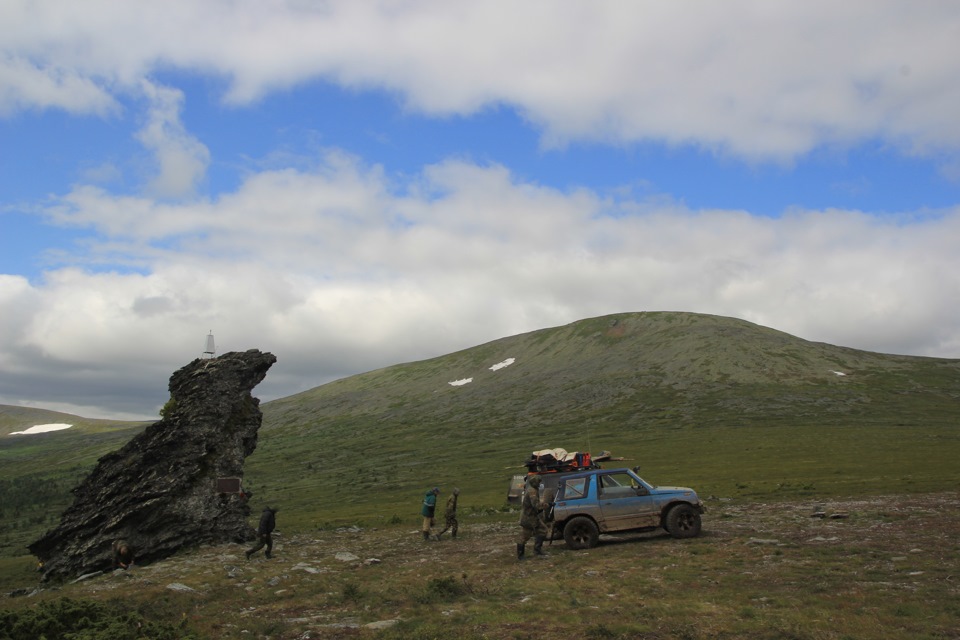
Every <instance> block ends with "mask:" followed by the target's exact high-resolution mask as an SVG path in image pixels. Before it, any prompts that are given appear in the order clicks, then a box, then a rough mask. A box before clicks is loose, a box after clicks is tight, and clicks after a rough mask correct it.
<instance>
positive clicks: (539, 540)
mask: <svg viewBox="0 0 960 640" xmlns="http://www.w3.org/2000/svg"><path fill="white" fill-rule="evenodd" d="M543 540H544V538H543V536H537V537H536V538H534V539H533V552H534V553H536V554H537V555H538V556H545V555H547V554H545V553H544V552H543Z"/></svg>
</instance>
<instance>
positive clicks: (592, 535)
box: [563, 516, 600, 549]
mask: <svg viewBox="0 0 960 640" xmlns="http://www.w3.org/2000/svg"><path fill="white" fill-rule="evenodd" d="M599 538H600V531H599V530H598V529H597V525H596V524H595V523H594V522H593V520H591V519H590V518H587V517H585V516H577V517H576V518H572V519H571V520H570V522H568V523H567V524H566V526H564V527H563V539H564V541H566V543H567V546H568V547H570V548H571V549H590V548H592V547H595V546H597V540H598V539H599Z"/></svg>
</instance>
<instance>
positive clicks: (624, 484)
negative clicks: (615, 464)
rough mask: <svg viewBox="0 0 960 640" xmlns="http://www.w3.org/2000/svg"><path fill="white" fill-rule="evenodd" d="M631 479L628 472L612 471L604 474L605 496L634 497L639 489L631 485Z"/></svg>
mask: <svg viewBox="0 0 960 640" xmlns="http://www.w3.org/2000/svg"><path fill="white" fill-rule="evenodd" d="M631 480H632V478H631V477H630V475H629V474H627V473H610V474H607V475H604V476H603V497H604V498H608V499H609V498H633V497H636V495H637V491H636V489H634V488H633V487H631V486H630V485H631Z"/></svg>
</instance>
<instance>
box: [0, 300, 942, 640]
mask: <svg viewBox="0 0 960 640" xmlns="http://www.w3.org/2000/svg"><path fill="white" fill-rule="evenodd" d="M507 358H516V362H515V363H514V364H513V365H511V366H510V367H506V368H503V369H500V370H499V371H496V372H491V371H490V370H489V366H490V365H492V364H494V363H497V362H502V361H503V360H505V359H507ZM831 370H839V371H844V372H846V373H847V374H848V375H847V376H844V377H840V376H836V375H835V374H833V373H830V372H831ZM465 377H473V378H474V382H473V383H471V384H469V385H465V386H463V387H451V386H450V385H449V384H447V383H448V382H449V381H451V380H457V379H461V378H465ZM958 397H960V362H958V361H956V360H943V359H935V358H910V357H903V356H887V355H882V354H871V353H866V352H859V351H855V350H851V349H845V348H841V347H832V346H830V345H823V344H818V343H808V342H805V341H802V340H798V339H796V338H793V337H791V336H788V335H786V334H783V333H780V332H777V331H773V330H771V329H766V328H763V327H757V326H756V325H750V324H749V323H744V322H741V321H736V320H732V319H729V318H718V317H714V316H697V315H694V314H646V313H644V314H618V315H617V316H610V317H605V318H594V319H589V320H585V321H582V322H580V323H574V324H572V325H569V326H566V327H558V328H555V329H548V330H544V331H539V332H532V333H529V334H523V335H520V336H514V337H511V338H505V339H503V340H498V341H494V342H491V343H488V344H486V345H480V346H478V347H476V348H474V349H467V350H464V351H461V352H457V353H453V354H449V355H447V356H443V357H440V358H434V359H431V360H426V361H422V362H415V363H407V364H402V365H397V366H394V367H388V368H385V369H381V370H379V371H373V372H370V373H366V374H363V375H359V376H353V377H350V378H346V379H344V380H340V381H336V382H334V383H331V384H328V385H324V386H323V387H319V388H316V389H312V390H310V391H307V392H304V393H301V394H298V395H296V396H291V397H289V398H283V399H279V400H276V401H273V402H269V403H264V404H263V405H262V408H263V411H264V423H263V427H262V428H261V430H260V434H259V442H258V446H257V449H256V451H255V452H254V454H253V455H251V456H250V457H249V458H248V459H247V461H246V465H245V478H244V485H245V487H246V488H248V489H252V490H253V491H254V497H253V503H254V505H253V506H254V512H257V511H258V510H259V507H260V506H262V505H263V504H270V505H271V506H279V507H280V512H279V514H278V522H279V526H280V529H281V531H282V532H283V535H284V536H285V537H284V538H282V539H281V545H282V546H285V547H286V551H285V552H284V555H285V556H286V557H287V558H289V559H290V562H289V563H285V562H286V561H281V562H278V563H276V567H277V570H276V571H273V569H271V565H267V564H261V563H251V564H250V565H247V564H245V563H242V562H238V561H237V560H236V559H233V560H230V559H227V556H229V555H230V554H231V553H233V554H234V555H236V554H237V553H239V552H238V551H237V550H236V549H233V550H230V549H227V550H215V549H201V550H185V553H184V555H183V557H179V556H178V557H177V558H174V559H170V560H169V561H165V562H163V563H157V564H156V565H155V566H156V567H157V568H156V569H154V568H153V566H151V567H144V568H141V569H138V570H137V571H136V572H134V573H132V574H123V575H121V576H116V577H113V576H111V577H105V578H99V579H96V580H94V581H92V582H91V583H90V585H88V586H85V585H82V584H81V585H76V586H73V587H70V588H69V589H66V590H65V591H66V592H68V593H69V594H72V595H76V596H77V597H82V598H91V599H94V600H103V599H108V598H110V597H113V596H114V595H117V594H119V595H122V597H125V598H132V599H133V600H135V601H137V602H143V603H147V602H153V603H154V604H153V605H150V606H149V607H147V606H146V605H145V604H144V606H143V607H142V608H143V611H145V612H146V614H147V616H148V617H149V616H151V615H152V616H154V617H155V619H156V622H157V623H158V624H166V625H170V628H175V629H177V630H178V631H177V632H178V633H183V634H186V633H192V632H196V633H197V634H199V636H200V637H224V638H227V637H238V638H239V637H244V638H247V637H272V638H282V637H300V636H299V635H297V634H298V633H302V630H303V628H311V629H315V630H318V631H317V633H320V634H321V635H322V636H323V637H372V636H374V635H375V636H377V637H382V638H439V637H442V638H484V637H490V638H527V637H530V638H532V637H540V636H541V635H542V634H543V633H544V632H546V633H547V634H548V635H553V636H554V637H558V638H563V637H571V635H570V629H576V635H575V636H573V637H577V638H583V637H584V636H586V637H595V638H651V639H654V638H655V639H658V640H659V639H662V638H714V637H718V638H720V637H723V638H741V637H743V638H747V637H749V638H771V639H774V638H782V639H787V638H810V639H811V640H813V639H817V640H823V639H841V638H857V639H860V638H866V639H868V640H869V639H872V638H877V639H879V638H886V637H904V638H934V637H954V636H957V635H960V631H958V630H957V626H956V623H955V620H956V619H957V615H958V607H957V605H955V604H953V602H954V601H955V600H956V598H955V596H956V594H955V591H954V590H952V577H951V575H950V574H949V567H951V566H957V564H958V563H957V560H958V547H957V544H956V542H955V540H956V539H957V537H956V533H957V526H958V525H957V518H956V517H955V516H954V515H953V513H955V511H956V509H954V510H953V511H945V510H943V509H941V508H939V507H938V506H937V503H936V499H934V498H931V496H940V495H944V494H943V492H953V493H952V494H949V493H948V494H946V495H948V496H950V495H952V496H954V502H955V496H956V492H957V490H958V489H960V466H958V465H957V464H956V463H955V461H956V460H957V459H960V428H958V425H960V406H958V404H957V398H958ZM68 418H70V417H64V416H63V415H62V414H54V413H52V412H39V411H38V410H28V409H23V408H16V407H0V434H2V435H0V512H2V513H0V587H2V588H3V589H5V590H10V589H14V588H18V587H23V586H24V585H27V586H32V584H33V583H34V582H35V581H36V572H35V570H34V569H35V567H34V561H33V559H32V558H29V557H26V556H24V555H23V553H24V552H25V546H26V544H28V543H29V542H31V541H33V540H35V539H36V538H37V537H39V535H40V534H42V532H43V531H44V530H45V529H46V528H48V527H50V526H52V525H54V524H55V523H56V522H57V519H58V517H59V514H60V512H61V511H62V510H63V509H64V508H65V507H66V506H67V505H68V504H69V501H70V494H69V489H70V488H71V487H72V486H75V484H76V483H77V482H78V481H79V479H80V478H82V477H83V475H84V474H86V473H88V472H89V470H90V469H92V468H93V466H94V465H95V464H96V460H97V458H98V457H99V456H101V455H103V454H104V453H107V452H108V451H112V450H116V449H118V448H120V446H122V445H123V444H124V443H125V442H126V441H128V440H129V439H130V438H131V437H133V435H135V434H136V433H138V432H139V431H140V430H141V429H142V428H143V425H142V424H132V423H126V424H124V423H109V422H106V421H84V420H83V419H76V417H75V416H74V417H72V418H73V419H74V420H71V419H68ZM71 421H74V422H76V424H77V427H75V428H74V429H71V430H68V431H65V432H57V433H51V434H45V435H40V436H30V437H29V438H20V437H18V436H12V437H8V436H6V435H5V434H7V433H10V432H11V431H14V430H18V429H23V428H26V427H29V426H31V425H32V424H41V423H45V422H71ZM553 447H562V448H565V449H567V450H569V451H590V452H593V453H597V452H599V451H600V450H610V451H612V452H613V453H614V455H618V456H623V457H625V458H627V460H625V461H623V462H622V463H614V464H622V465H623V466H629V467H634V466H639V467H640V474H641V475H642V476H643V477H644V478H645V479H647V480H648V481H650V482H653V483H655V484H661V485H683V486H690V487H693V488H695V489H696V490H697V491H698V492H699V493H700V495H701V496H702V497H704V498H706V499H707V501H708V504H709V505H710V509H711V510H710V512H709V513H708V516H707V521H706V522H705V528H704V530H705V535H704V537H702V538H698V539H696V540H692V541H684V542H677V541H673V540H670V539H666V538H652V539H647V540H641V541H634V542H630V543H613V544H608V545H605V546H603V547H601V548H598V549H595V550H591V551H589V552H586V553H582V554H581V553H561V552H557V553H554V554H553V555H552V556H551V558H550V560H549V561H548V562H546V563H545V564H533V563H530V564H525V565H523V566H522V567H518V566H516V564H515V562H513V563H512V562H511V561H510V560H511V558H510V547H511V545H512V537H513V535H514V531H513V526H514V525H513V523H514V521H515V519H516V514H515V513H514V512H510V511H509V507H508V505H506V503H505V494H506V490H507V486H508V482H509V479H510V476H511V475H513V474H514V473H519V472H522V471H523V467H522V463H523V461H524V460H525V459H526V457H527V456H529V454H530V452H531V451H534V450H537V449H542V448H553ZM607 466H612V465H609V464H608V465H607ZM434 485H439V486H440V487H441V488H442V489H443V492H444V493H443V494H442V495H441V502H443V501H444V499H445V497H446V495H448V492H449V491H450V490H451V489H452V488H453V487H454V486H457V487H459V488H460V489H461V491H462V494H461V523H462V527H463V531H464V532H465V536H466V538H467V541H465V543H464V544H463V545H461V546H462V548H463V553H459V552H455V551H454V550H456V549H457V547H453V546H452V545H444V546H439V545H438V546H436V547H431V549H432V550H430V551H428V550H426V549H424V548H423V547H422V545H418V544H416V534H415V532H416V529H417V527H418V525H419V515H418V514H419V505H420V500H421V497H422V495H423V493H424V492H425V491H426V490H427V489H428V488H430V487H432V486H434ZM880 496H893V498H892V499H891V502H890V507H889V508H886V507H885V505H886V500H887V499H886V498H882V499H881V498H878V497H880ZM838 501H849V502H848V503H847V504H849V505H850V509H851V511H852V512H851V513H850V514H849V518H848V519H847V520H843V521H841V522H832V521H819V520H817V521H812V520H811V519H810V518H809V511H810V509H812V508H813V507H814V506H815V505H830V504H833V503H837V502H838ZM863 502H868V503H869V504H870V506H869V507H863V506H862V504H861V503H863ZM770 505H778V507H777V508H773V507H771V506H770ZM920 505H924V506H920ZM954 506H955V505H954ZM251 524H255V523H253V522H251ZM346 525H356V526H359V527H360V528H361V529H362V533H359V534H358V533H349V531H350V530H345V529H342V527H344V526H346ZM811 527H818V528H819V529H822V530H823V531H822V532H820V533H823V532H826V533H830V534H832V533H843V532H844V531H851V532H854V533H853V535H841V536H840V537H839V541H838V542H830V543H818V544H811V543H810V542H809V539H810V538H814V537H816V532H813V531H812V530H811ZM819 529H818V531H819ZM471 531H473V532H474V533H470V532H471ZM800 532H803V534H804V535H806V534H810V535H808V536H807V537H804V536H803V535H801V534H800ZM763 537H776V538H780V539H781V544H779V545H777V546H772V547H768V546H762V545H754V544H749V540H750V539H751V538H763ZM822 537H827V538H829V537H832V536H831V535H825V536H822ZM559 546H560V547H561V548H562V545H559ZM341 548H342V549H344V550H352V549H355V548H359V549H362V550H363V555H361V557H362V558H369V557H377V558H382V559H383V562H382V563H381V564H370V565H365V564H364V565H359V566H350V567H345V566H342V565H340V564H339V563H337V562H335V561H332V560H329V556H330V555H331V550H334V551H335V550H338V549H341ZM914 548H919V549H921V550H922V553H919V554H915V553H913V552H912V549H914ZM441 549H443V550H445V551H444V554H445V553H448V552H449V553H450V555H449V557H448V556H447V555H444V554H441V553H440V550H441ZM291 556H294V557H295V558H296V561H297V562H303V563H307V564H316V565H317V566H318V568H321V569H322V571H319V572H318V573H316V574H311V573H306V572H304V571H303V570H297V569H294V566H295V563H294V560H293V558H292V557H291ZM900 557H905V558H907V562H906V564H909V565H910V566H909V567H905V566H901V564H902V563H903V562H904V561H900V560H897V561H894V560H891V558H900ZM231 567H232V568H233V569H231ZM234 569H236V570H234ZM153 571H157V572H159V574H162V577H159V575H158V574H154V573H153ZM918 571H919V572H920V573H916V572H918ZM464 574H466V577H464ZM137 576H139V577H137ZM229 576H232V577H229ZM168 582H182V583H184V584H188V585H189V586H192V587H194V588H196V589H197V592H196V593H194V594H179V593H173V592H168V591H165V590H164V585H165V584H167V583H168ZM63 595H66V593H64V594H63ZM56 597H58V594H57V593H51V592H45V593H44V594H42V595H41V596H40V599H39V600H37V601H32V600H33V599H31V600H26V599H14V600H12V601H11V602H13V603H15V604H14V605H12V606H14V608H16V609H22V608H24V607H26V608H29V607H31V606H34V605H35V602H39V601H43V600H45V599H47V598H56ZM545 610H546V611H549V612H550V615H549V616H546V614H545V613H544V611H545ZM438 611H439V612H440V613H439V614H438ZM393 618H397V619H399V620H400V622H399V623H397V624H396V625H395V626H393V627H389V628H386V629H384V630H381V631H378V632H373V631H370V630H364V629H363V628H362V627H360V626H357V625H359V624H360V623H366V622H370V621H375V620H378V619H379V620H385V619H393ZM298 620H307V621H308V622H296V621H298ZM291 621H293V622H291ZM181 623H182V624H181ZM177 625H179V626H177ZM331 625H332V626H331ZM336 625H341V626H336ZM543 625H546V630H544V629H542V628H541V627H543ZM244 630H245V631H246V632H247V633H242V631H244ZM885 633H886V634H888V635H884V634H885ZM938 634H939V635H938ZM951 634H952V635H951ZM183 637H187V636H186V635H184V636H183ZM318 637H319V636H318Z"/></svg>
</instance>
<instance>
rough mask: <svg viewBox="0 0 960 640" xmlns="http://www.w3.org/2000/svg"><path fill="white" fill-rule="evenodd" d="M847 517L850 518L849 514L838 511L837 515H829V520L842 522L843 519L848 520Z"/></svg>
mask: <svg viewBox="0 0 960 640" xmlns="http://www.w3.org/2000/svg"><path fill="white" fill-rule="evenodd" d="M849 517H850V514H849V513H847V512H845V511H839V512H837V513H831V514H830V519H831V520H843V519H845V518H849Z"/></svg>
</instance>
